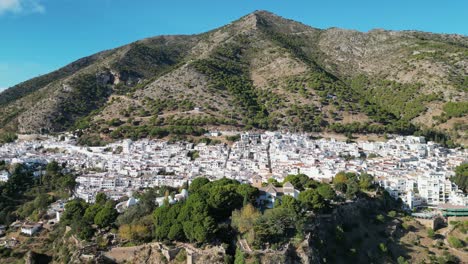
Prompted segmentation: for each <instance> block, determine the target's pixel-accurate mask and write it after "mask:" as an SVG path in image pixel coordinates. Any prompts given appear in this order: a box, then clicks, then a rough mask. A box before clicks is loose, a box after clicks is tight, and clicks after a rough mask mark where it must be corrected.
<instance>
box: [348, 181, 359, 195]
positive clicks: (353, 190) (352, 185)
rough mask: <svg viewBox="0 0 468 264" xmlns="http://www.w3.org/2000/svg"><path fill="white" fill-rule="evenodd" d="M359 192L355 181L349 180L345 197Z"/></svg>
mask: <svg viewBox="0 0 468 264" xmlns="http://www.w3.org/2000/svg"><path fill="white" fill-rule="evenodd" d="M358 192H359V185H358V184H357V183H356V182H355V181H350V182H348V184H347V185H346V197H347V198H348V199H351V198H353V197H354V196H355V195H356V194H357V193H358Z"/></svg>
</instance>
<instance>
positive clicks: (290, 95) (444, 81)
mask: <svg viewBox="0 0 468 264" xmlns="http://www.w3.org/2000/svg"><path fill="white" fill-rule="evenodd" d="M467 58H468V38H467V37H465V36H460V35H442V34H431V33H424V32H417V31H400V32H398V31H386V30H372V31H370V32H367V33H362V32H357V31H352V30H343V29H337V28H330V29H326V30H321V29H315V28H312V27H309V26H306V25H304V24H301V23H298V22H295V21H292V20H287V19H284V18H281V17H279V16H276V15H274V14H271V13H268V12H266V11H257V12H254V13H252V14H249V15H247V16H245V17H242V18H241V19H239V20H237V21H234V22H233V23H230V24H228V25H226V26H224V27H221V28H219V29H215V30H213V31H210V32H207V33H204V34H200V35H191V36H160V37H155V38H149V39H145V40H141V41H137V42H135V43H132V44H129V45H127V46H123V47H120V48H117V49H114V50H109V51H105V52H101V53H98V54H96V55H93V56H90V57H87V58H84V59H81V60H78V61H76V62H74V63H72V64H70V65H69V66H66V67H64V68H62V69H60V70H58V71H55V72H52V73H50V74H47V75H44V76H41V77H38V78H34V79H32V80H29V81H27V82H25V83H22V84H19V85H17V86H15V87H12V88H10V89H8V90H6V91H4V92H3V93H1V94H0V111H1V112H2V113H4V114H3V115H2V116H0V127H2V128H3V130H4V131H9V130H11V131H16V132H19V133H38V132H41V133H47V132H59V131H64V130H68V129H77V128H78V129H84V130H83V131H84V132H85V135H87V136H93V138H94V139H98V138H103V139H111V138H121V137H132V138H139V137H147V136H150V137H162V136H165V135H167V134H169V133H171V134H180V135H184V134H193V135H197V134H198V133H200V132H201V130H200V129H201V128H208V127H224V128H227V127H231V128H232V127H235V128H260V129H280V128H283V127H288V128H289V129H294V130H303V131H323V130H331V131H335V132H343V133H344V132H348V133H351V132H352V133H369V132H376V133H387V132H389V133H409V134H411V133H414V132H415V131H417V130H421V128H426V129H432V130H435V131H436V130H438V131H445V132H446V133H449V134H450V135H451V136H452V137H453V138H454V139H456V140H457V141H458V142H462V143H463V142H465V143H466V141H467V134H466V132H465V131H467V126H468V124H467V118H466V117H467V113H468V109H467V108H468V106H467V95H466V92H467V90H468V77H467V75H468V74H467V72H468V59H467ZM448 102H451V103H448ZM195 108H196V109H197V110H196V111H195V110H194V109H195ZM432 135H434V133H432Z"/></svg>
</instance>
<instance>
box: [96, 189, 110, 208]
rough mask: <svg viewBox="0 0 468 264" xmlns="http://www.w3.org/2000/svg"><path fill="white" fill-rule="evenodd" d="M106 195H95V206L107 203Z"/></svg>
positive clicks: (101, 193)
mask: <svg viewBox="0 0 468 264" xmlns="http://www.w3.org/2000/svg"><path fill="white" fill-rule="evenodd" d="M107 200H108V198H107V195H106V194H105V193H103V192H100V193H98V194H96V204H100V205H103V204H105V203H106V202H107Z"/></svg>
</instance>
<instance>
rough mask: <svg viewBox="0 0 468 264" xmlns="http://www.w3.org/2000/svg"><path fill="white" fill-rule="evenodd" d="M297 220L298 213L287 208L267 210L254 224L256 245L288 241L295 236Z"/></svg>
mask: <svg viewBox="0 0 468 264" xmlns="http://www.w3.org/2000/svg"><path fill="white" fill-rule="evenodd" d="M297 220H298V219H297V215H296V213H295V212H294V211H292V210H290V209H287V208H282V207H280V208H274V209H269V210H266V211H265V213H264V214H263V215H262V216H261V217H259V218H258V219H257V221H255V223H254V228H253V229H254V232H255V241H256V244H261V243H265V242H269V243H277V242H284V241H286V240H287V239H288V237H290V236H292V235H294V233H295V230H296V225H295V224H296V222H297Z"/></svg>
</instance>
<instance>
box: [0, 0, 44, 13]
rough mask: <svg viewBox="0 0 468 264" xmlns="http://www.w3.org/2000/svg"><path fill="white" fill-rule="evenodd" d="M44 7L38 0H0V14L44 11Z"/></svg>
mask: <svg viewBox="0 0 468 264" xmlns="http://www.w3.org/2000/svg"><path fill="white" fill-rule="evenodd" d="M44 12H45V7H44V5H42V4H41V2H40V0H0V15H3V14H6V13H12V14H31V13H44Z"/></svg>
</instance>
